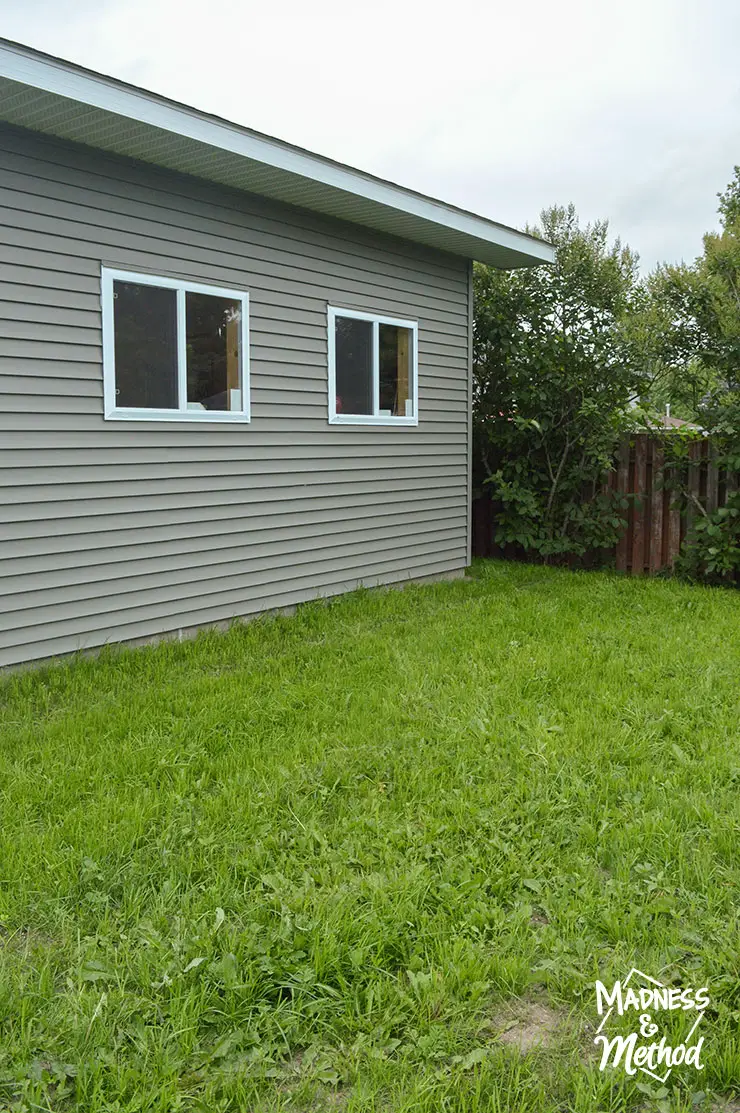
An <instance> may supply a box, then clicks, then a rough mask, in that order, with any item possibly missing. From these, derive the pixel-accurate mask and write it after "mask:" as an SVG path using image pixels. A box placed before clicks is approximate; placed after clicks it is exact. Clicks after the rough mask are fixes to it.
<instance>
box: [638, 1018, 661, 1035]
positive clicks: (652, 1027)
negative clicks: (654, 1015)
mask: <svg viewBox="0 0 740 1113" xmlns="http://www.w3.org/2000/svg"><path fill="white" fill-rule="evenodd" d="M657 1031H658V1025H657V1024H651V1023H650V1013H642V1015H641V1016H640V1035H641V1036H654V1035H655V1033H656V1032H657Z"/></svg>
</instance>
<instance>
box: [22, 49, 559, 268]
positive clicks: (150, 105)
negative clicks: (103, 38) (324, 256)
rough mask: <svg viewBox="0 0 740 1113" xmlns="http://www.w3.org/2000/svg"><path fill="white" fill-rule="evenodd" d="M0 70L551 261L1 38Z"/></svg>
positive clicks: (537, 248) (438, 210)
mask: <svg viewBox="0 0 740 1113" xmlns="http://www.w3.org/2000/svg"><path fill="white" fill-rule="evenodd" d="M0 74H2V76H4V77H6V78H9V79H11V80H14V81H17V82H19V83H21V84H23V85H28V86H31V87H33V88H36V89H41V90H43V91H45V92H48V93H51V94H55V95H57V96H60V97H64V98H65V99H67V100H72V101H76V102H78V103H81V104H85V105H88V106H91V107H94V108H98V109H102V110H103V111H108V112H111V113H113V114H115V115H119V116H123V117H126V118H129V119H132V120H135V121H137V122H138V123H142V124H145V125H149V126H151V127H156V128H159V129H161V130H164V131H168V132H171V133H174V134H177V135H180V136H183V137H185V138H188V139H191V140H194V141H195V142H199V143H205V144H207V145H209V146H213V147H215V148H218V149H220V150H223V151H228V152H230V153H232V154H235V155H237V156H239V155H240V156H243V157H245V158H250V159H253V160H254V161H256V162H259V163H262V164H263V165H266V166H269V167H272V168H275V169H277V170H283V171H285V172H286V173H290V174H294V175H297V176H299V177H303V178H306V179H308V180H310V181H313V182H317V183H321V184H322V185H324V186H327V187H329V188H332V189H338V190H342V191H343V192H345V193H350V194H354V195H355V196H358V197H361V198H363V199H364V200H368V201H373V202H375V203H377V204H379V205H383V206H387V207H389V208H392V209H396V210H398V211H401V212H404V213H407V214H409V215H411V216H415V217H417V218H419V219H421V220H425V221H429V222H431V223H433V224H438V225H441V226H443V227H445V228H449V229H452V230H454V231H456V232H460V233H462V234H463V235H466V236H471V237H473V238H475V239H479V240H483V241H486V242H488V243H490V244H492V245H495V246H497V247H501V248H505V249H508V250H510V251H513V252H517V253H520V254H521V255H523V256H528V257H529V259H530V260H531V262H532V263H533V264H534V263H537V262H543V263H547V262H552V261H553V260H554V248H553V246H552V245H551V244H549V243H548V242H547V241H545V240H541V239H538V238H537V237H536V236H532V235H531V234H530V233H527V232H520V231H518V230H516V229H514V228H510V227H508V226H507V225H504V224H499V223H497V222H496V221H493V220H489V219H488V218H487V217H482V216H478V215H477V214H475V213H472V212H469V211H468V210H466V209H462V208H458V207H457V206H455V205H450V204H447V203H446V202H443V201H439V200H437V199H435V198H433V197H429V196H427V195H425V194H422V193H418V192H416V191H414V190H411V189H407V188H406V187H404V186H400V185H397V184H395V183H394V182H390V181H387V180H385V179H383V178H379V177H376V176H375V175H372V174H369V173H367V172H366V171H363V170H357V169H355V168H353V167H350V166H346V165H345V164H343V163H340V162H336V161H334V160H333V159H330V158H327V157H325V156H323V155H318V154H314V153H313V152H311V151H307V150H305V149H303V148H301V147H297V146H294V145H292V144H290V143H287V142H285V141H284V140H281V139H276V138H273V137H272V136H268V135H264V134H263V133H261V132H257V131H253V130H252V129H250V128H247V127H244V126H243V125H241V124H235V123H232V122H230V121H228V120H225V119H223V118H221V117H219V116H215V115H211V114H209V113H206V112H201V111H200V110H199V109H196V108H192V107H190V106H189V105H185V104H181V103H179V102H177V101H173V100H170V99H169V98H167V97H164V96H162V95H161V94H158V93H152V92H149V91H148V90H146V89H142V88H140V87H138V86H136V85H130V84H128V83H126V82H123V81H119V80H118V79H117V78H112V77H108V76H106V75H105V74H100V73H97V72H96V71H94V70H89V69H86V68H85V67H82V66H79V65H77V64H76V63H73V62H67V61H65V60H64V59H61V58H57V57H55V56H53V55H50V54H45V53H43V52H42V51H38V50H35V49H34V48H32V47H28V46H25V45H24V44H22V43H17V42H13V41H12V40H9V39H3V38H0Z"/></svg>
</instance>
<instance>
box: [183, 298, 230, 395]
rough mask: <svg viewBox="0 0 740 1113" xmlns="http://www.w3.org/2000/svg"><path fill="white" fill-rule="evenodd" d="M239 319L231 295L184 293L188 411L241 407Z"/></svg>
mask: <svg viewBox="0 0 740 1113" xmlns="http://www.w3.org/2000/svg"><path fill="white" fill-rule="evenodd" d="M241 318H242V314H241V304H240V302H238V301H236V300H235V299H234V298H224V297H215V296H213V295H212V294H200V293H192V292H191V291H187V292H186V294H185V320H186V326H185V337H186V346H187V380H188V398H187V402H188V409H189V410H241V408H242V397H241V389H242V387H241V373H240V366H241V353H240V350H239V349H240V344H241V339H240V332H241Z"/></svg>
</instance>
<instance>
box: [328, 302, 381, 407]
mask: <svg viewBox="0 0 740 1113" xmlns="http://www.w3.org/2000/svg"><path fill="white" fill-rule="evenodd" d="M335 335H336V357H335V358H336V388H337V397H336V412H337V413H338V414H372V413H373V325H372V321H360V320H356V319H355V318H352V317H337V318H336V333H335Z"/></svg>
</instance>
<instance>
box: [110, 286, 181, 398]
mask: <svg viewBox="0 0 740 1113" xmlns="http://www.w3.org/2000/svg"><path fill="white" fill-rule="evenodd" d="M113 316H114V323H115V360H116V405H117V406H142V407H146V408H147V409H159V410H176V409H177V405H178V401H177V295H176V292H175V290H167V289H164V288H161V287H159V286H143V285H139V284H138V283H136V282H114V283H113Z"/></svg>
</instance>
